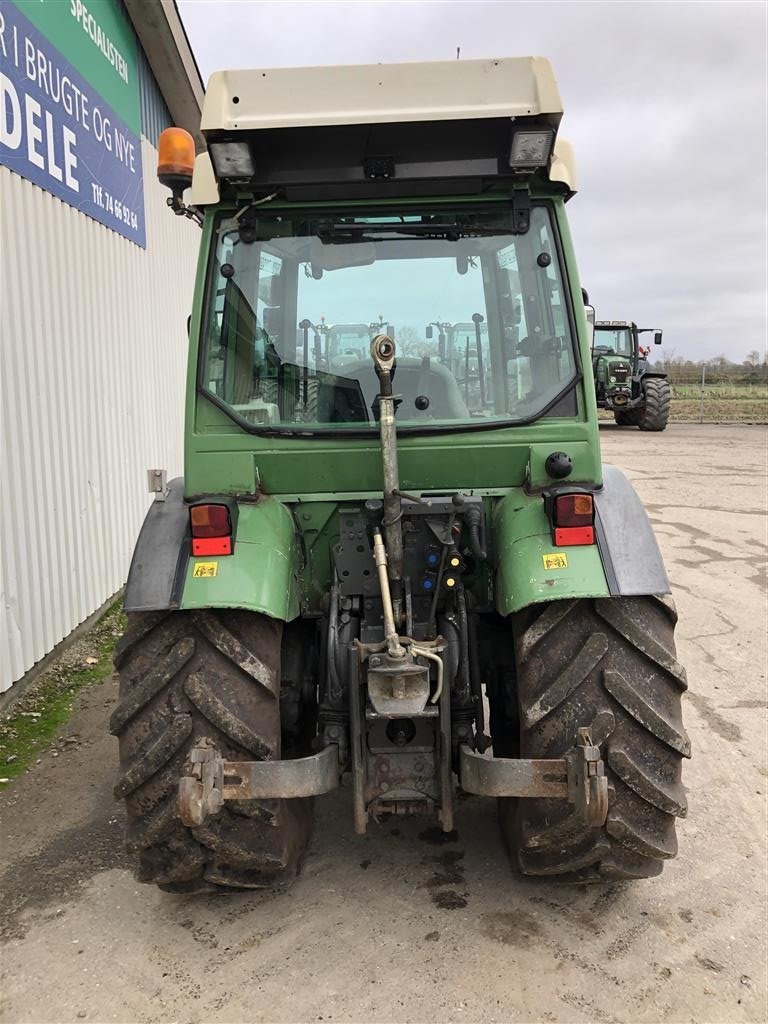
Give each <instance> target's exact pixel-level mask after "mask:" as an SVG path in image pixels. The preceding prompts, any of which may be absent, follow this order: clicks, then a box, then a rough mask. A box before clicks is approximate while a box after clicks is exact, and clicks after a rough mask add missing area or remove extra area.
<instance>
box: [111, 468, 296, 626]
mask: <svg viewBox="0 0 768 1024" xmlns="http://www.w3.org/2000/svg"><path fill="white" fill-rule="evenodd" d="M299 564H300V552H299V546H298V542H297V538H296V529H295V525H294V522H293V517H292V516H291V513H290V512H289V511H288V509H287V508H286V506H285V505H283V504H282V502H280V501H278V500H277V499H275V498H271V497H269V496H263V497H260V498H259V499H258V500H257V501H248V502H242V503H240V504H239V508H238V517H237V535H236V538H235V545H234V551H233V554H231V555H226V556H207V557H204V558H195V557H193V556H192V554H191V547H190V536H189V509H188V507H187V505H186V503H185V502H184V482H183V480H181V479H180V478H179V479H176V480H172V481H171V482H170V483H169V485H168V494H167V496H166V499H165V501H155V502H153V504H152V506H151V507H150V509H149V511H148V512H147V515H146V518H145V520H144V525H143V526H142V528H141V533H140V534H139V539H138V542H137V544H136V549H135V551H134V554H133V559H132V561H131V568H130V571H129V574H128V582H127V584H126V588H125V600H124V606H125V610H126V611H127V612H144V611H160V610H164V609H176V608H180V609H192V608H244V609H247V610H248V611H255V612H261V613H263V614H264V615H269V616H270V617H271V618H274V619H281V620H282V621H284V622H290V621H291V620H292V619H295V618H296V617H297V616H298V614H299V610H300V605H299V597H300V594H299V586H298V569H299Z"/></svg>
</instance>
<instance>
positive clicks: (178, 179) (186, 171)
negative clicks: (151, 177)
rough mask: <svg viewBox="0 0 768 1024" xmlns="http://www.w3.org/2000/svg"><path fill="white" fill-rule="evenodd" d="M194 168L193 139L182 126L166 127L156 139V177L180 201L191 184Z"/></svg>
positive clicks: (175, 199) (177, 201)
mask: <svg viewBox="0 0 768 1024" xmlns="http://www.w3.org/2000/svg"><path fill="white" fill-rule="evenodd" d="M194 169H195V140H194V139H193V138H192V136H191V135H190V134H189V132H188V131H185V130H184V129H183V128H166V129H165V131H162V132H160V138H159V139H158V140H157V177H158V180H159V181H160V184H161V185H165V187H166V188H169V189H170V190H171V194H172V195H173V199H174V202H176V203H180V202H181V197H182V195H183V194H184V190H185V189H187V188H189V187H190V185H191V184H192V173H193V171H194Z"/></svg>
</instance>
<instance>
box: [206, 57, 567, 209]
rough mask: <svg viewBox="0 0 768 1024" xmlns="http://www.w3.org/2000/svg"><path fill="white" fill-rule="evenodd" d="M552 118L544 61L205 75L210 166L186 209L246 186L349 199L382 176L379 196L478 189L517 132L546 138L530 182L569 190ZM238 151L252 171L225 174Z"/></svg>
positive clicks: (499, 168)
mask: <svg viewBox="0 0 768 1024" xmlns="http://www.w3.org/2000/svg"><path fill="white" fill-rule="evenodd" d="M562 111H563V108H562V103H561V100H560V93H559V91H558V88H557V82H556V81H555V76H554V73H553V71H552V67H551V65H550V63H549V61H548V60H547V59H546V58H545V57H503V58H501V57H500V58H497V59H488V60H469V61H463V60H461V61H437V62H432V63H422V64H416V63H409V64H361V65H349V66H345V67H309V68H258V69H253V70H241V71H217V72H215V73H214V74H213V75H212V76H211V78H210V81H209V83H208V88H207V91H206V94H205V101H204V104H203V112H202V122H201V130H202V133H203V135H204V136H205V139H206V142H207V145H208V152H209V154H210V158H211V160H212V166H211V165H209V164H208V158H207V157H206V158H205V159H203V160H201V159H200V158H198V162H199V163H201V164H205V165H206V166H205V167H204V168H203V167H202V166H201V167H200V168H199V173H198V172H197V169H196V179H198V181H197V182H196V184H197V185H198V187H197V189H195V191H196V192H197V193H198V195H197V198H195V197H194V194H193V201H195V202H197V203H206V202H215V201H216V199H215V198H214V195H213V192H214V188H215V191H216V193H218V191H219V188H218V186H219V185H226V184H229V183H235V182H238V183H239V184H242V183H243V181H244V180H246V179H247V181H248V183H249V184H250V185H251V187H253V188H254V189H260V188H265V189H271V188H274V187H280V188H281V189H293V190H294V193H296V189H297V188H303V189H304V190H305V191H306V190H307V189H309V190H310V191H314V192H317V188H318V186H321V185H322V186H323V187H324V188H325V189H326V190H328V189H329V188H330V187H331V186H332V185H335V186H336V187H337V189H340V188H341V187H344V188H346V189H347V191H348V194H350V195H351V193H350V186H351V192H354V191H356V190H357V191H363V189H362V188H360V186H361V185H362V183H364V182H366V181H367V182H371V181H374V180H375V181H376V182H377V183H378V182H380V181H382V179H386V185H387V186H388V189H381V190H380V192H381V194H383V192H384V191H389V193H390V194H397V191H398V189H400V190H401V194H406V192H407V191H408V189H407V188H406V186H405V184H404V183H405V182H406V181H411V182H413V181H414V180H418V179H421V180H422V181H424V182H426V181H433V182H434V181H436V180H441V179H443V180H450V179H453V180H454V182H455V180H456V179H459V178H461V179H464V180H465V181H468V180H469V179H476V180H478V181H482V183H483V184H485V182H487V181H488V179H491V178H499V177H504V176H506V177H511V176H513V169H511V163H512V158H511V157H510V156H509V154H510V146H511V144H512V139H513V134H514V133H515V132H521V131H525V130H526V129H527V130H528V131H529V132H530V133H534V132H536V131H540V132H543V133H544V135H545V137H546V138H548V139H549V140H551V141H553V142H554V145H553V149H552V152H551V155H550V157H549V158H548V159H547V160H546V166H541V167H538V168H537V169H536V174H537V176H538V177H539V178H540V179H541V178H543V179H545V180H549V181H550V182H554V183H558V185H559V186H560V187H561V188H562V189H563V191H565V192H566V193H568V194H571V193H573V191H575V176H574V172H573V167H572V155H571V150H570V146H569V145H568V143H566V142H563V141H561V140H558V139H557V137H556V133H557V129H558V126H559V124H560V119H561V117H562ZM238 145H239V147H240V152H241V154H244V159H246V164H245V166H246V167H247V168H252V172H253V173H246V172H244V171H242V166H243V165H242V164H241V165H240V169H239V170H238V169H237V159H236V158H237V153H238ZM505 154H506V155H507V156H508V157H509V162H505V159H506V158H505ZM249 155H250V163H248V162H247V158H248V156H249ZM545 159H546V158H545ZM233 161H234V162H233ZM233 168H235V169H234V170H233ZM365 191H367V192H370V191H371V188H370V186H369V188H368V189H366V190H365ZM203 192H205V195H203ZM296 197H297V198H298V195H296Z"/></svg>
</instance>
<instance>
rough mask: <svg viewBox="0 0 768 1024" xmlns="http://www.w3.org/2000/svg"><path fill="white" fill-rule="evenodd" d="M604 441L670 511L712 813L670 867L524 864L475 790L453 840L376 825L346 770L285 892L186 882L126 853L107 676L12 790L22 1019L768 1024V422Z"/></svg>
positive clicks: (419, 828) (16, 989)
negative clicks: (565, 869) (577, 883)
mask: <svg viewBox="0 0 768 1024" xmlns="http://www.w3.org/2000/svg"><path fill="white" fill-rule="evenodd" d="M601 437H602V441H603V447H604V458H605V461H607V462H613V463H615V464H618V465H620V466H622V467H623V468H624V469H625V470H626V471H627V472H628V473H629V475H630V476H631V478H632V479H633V481H634V482H635V485H636V487H637V488H638V490H639V492H640V494H641V496H642V498H643V499H644V501H645V502H646V504H647V507H648V510H649V513H650V515H651V516H652V518H653V521H654V524H655V527H656V530H657V533H658V537H659V540H660V543H661V546H662V548H663V551H664V556H665V559H666V562H667V567H668V570H669V573H670V576H671V579H672V582H673V588H674V594H675V597H676V599H677V602H678V609H679V612H680V626H679V630H678V650H679V655H680V659H681V660H682V661H683V663H684V664H685V665H686V666H687V668H688V673H689V680H690V686H691V689H690V692H689V695H688V697H687V699H686V704H685V713H686V724H687V727H688V731H689V733H690V735H691V739H692V741H693V748H694V756H693V760H692V761H691V762H690V763H689V764H687V765H686V768H687V771H686V773H685V782H686V785H687V787H688V790H689V802H690V811H689V817H688V819H687V820H685V821H682V822H681V823H680V827H679V838H680V853H679V857H678V859H677V860H675V861H672V862H670V863H669V864H667V866H666V867H665V870H664V873H663V875H662V876H661V877H659V878H656V879H652V880H650V881H647V882H645V883H637V884H634V885H629V884H623V885H617V886H613V887H605V888H587V887H574V888H558V887H555V886H554V885H552V884H549V883H546V882H544V883H541V882H533V881H529V880H524V879H521V878H520V877H517V876H516V875H515V874H514V873H513V872H512V871H511V870H510V867H509V864H508V862H507V859H506V855H505V853H504V850H503V848H502V845H501V842H500V838H499V834H498V830H497V826H496V821H495V815H494V807H493V803H492V802H491V801H487V800H483V799H480V798H476V797H468V798H464V799H462V800H460V802H459V805H458V814H457V827H458V838H457V840H456V841H455V842H454V843H451V844H446V845H442V844H439V843H438V844H436V843H435V836H434V832H433V831H432V830H430V829H429V828H428V827H427V823H425V822H423V821H410V820H405V821H397V823H393V822H392V820H390V821H388V822H387V823H385V824H383V825H382V826H379V827H376V826H373V827H371V829H370V831H369V834H368V835H367V836H364V837H357V836H355V835H354V834H353V832H352V824H351V808H350V799H349V788H348V785H347V786H346V787H345V788H344V789H343V790H341V791H339V792H337V793H336V794H334V795H332V796H330V797H326V798H324V799H322V800H321V801H319V802H318V805H317V815H316V828H315V833H314V839H313V842H312V846H311V850H310V853H309V856H308V858H307V862H306V864H305V867H304V871H303V874H302V875H301V877H300V878H299V879H298V881H297V883H296V884H295V886H294V887H293V888H292V889H291V890H290V891H289V892H288V893H284V894H279V895H277V894H273V893H263V894H247V895H235V896H233V897H228V898H221V897H218V898H204V899H200V898H198V899H193V898H179V897H171V896H168V895H164V894H162V893H160V892H157V891H155V890H154V889H153V888H151V887H148V886H140V885H138V884H136V883H135V882H134V880H133V878H132V876H131V874H130V872H129V871H128V869H127V866H126V862H125V859H124V856H123V852H122V849H121V832H122V816H121V810H120V808H119V807H118V806H117V805H116V804H114V803H113V802H112V797H111V787H112V781H113V775H114V771H115V764H116V755H117V752H116V744H115V743H114V741H113V740H112V739H111V738H110V737H109V736H108V735H107V733H106V728H107V718H108V715H109V711H110V708H111V706H112V704H113V702H114V700H115V695H116V686H115V681H114V679H108V680H106V681H105V682H104V683H102V684H100V685H99V686H97V687H95V688H93V689H91V690H89V691H87V692H86V693H84V694H83V695H82V696H81V697H80V698H79V699H78V703H77V706H76V712H75V715H74V718H73V720H72V721H71V722H70V723H69V725H68V726H66V727H65V732H66V735H68V736H69V735H72V736H75V737H76V738H77V740H76V742H73V743H69V744H66V745H65V747H64V748H63V749H62V750H60V751H59V752H58V754H57V757H56V758H55V759H54V758H53V756H52V754H51V753H49V754H47V755H44V756H43V757H42V758H41V763H40V764H38V765H35V766H34V767H33V768H32V769H31V771H30V772H29V773H27V774H25V775H24V776H23V777H22V778H20V779H19V780H18V781H17V782H16V783H15V784H14V785H13V786H12V787H11V788H10V789H9V790H7V791H6V792H4V793H3V794H0V812H1V813H2V839H3V849H2V860H3V864H4V871H3V874H2V876H1V877H0V893H1V894H2V908H1V909H2V914H1V916H0V925H1V926H2V930H3V936H4V938H3V941H4V946H3V949H2V971H3V979H2V990H1V992H2V996H1V997H2V1004H1V1005H2V1011H1V1012H2V1020H3V1021H4V1022H6V1024H15V1022H24V1024H32V1022H34V1024H43V1022H52V1024H64V1022H70V1021H71V1022H79V1021H83V1020H88V1021H103V1022H109V1021H121V1022H131V1024H133V1022H137V1024H138V1022H142V1024H150V1022H153V1024H154V1022H158V1024H159V1022H163V1024H166V1022H179V1024H194V1022H211V1024H215V1022H232V1024H241V1022H245V1021H248V1022H256V1021H270V1022H272V1021H274V1022H277V1021H286V1022H288V1021H335V1022H339V1021H348V1022H354V1021H366V1022H369V1021H370V1022H374V1021H381V1022H394V1021H398V1022H400V1021H403V1022H405V1021H414V1022H416V1021H440V1022H443V1021H478V1022H479V1021H483V1022H488V1024H492V1022H507V1021H531V1022H532V1021H552V1022H590V1024H593V1022H598V1024H602V1022H610V1021H623V1022H627V1021H675V1022H677V1021H680V1022H689V1021H694V1022H697V1024H704V1022H729V1024H730V1022H737V1021H750V1022H753V1021H762V1020H764V1019H765V1016H766V972H765V963H766V949H765V937H766V930H767V928H766V800H765V791H766V786H768V779H766V775H767V774H768V771H767V769H766V707H767V704H766V635H765V621H766V616H765V612H766V550H767V548H768V545H767V543H766V542H767V540H768V538H767V537H766V431H765V429H764V428H762V427H748V426H743V427H738V426H731V427H714V426H698V425H683V424H674V423H673V424H672V425H671V426H670V428H669V429H668V430H667V431H666V433H664V434H641V433H640V432H639V431H636V430H620V429H617V428H615V427H613V426H612V425H605V426H604V427H603V429H602V430H601Z"/></svg>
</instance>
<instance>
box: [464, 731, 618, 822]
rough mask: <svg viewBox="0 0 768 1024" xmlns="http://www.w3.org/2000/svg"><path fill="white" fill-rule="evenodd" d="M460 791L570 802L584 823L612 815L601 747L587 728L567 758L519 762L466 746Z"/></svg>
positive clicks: (603, 820) (482, 794) (579, 736)
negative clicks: (549, 798) (479, 751)
mask: <svg viewBox="0 0 768 1024" xmlns="http://www.w3.org/2000/svg"><path fill="white" fill-rule="evenodd" d="M459 768H460V779H461V787H462V789H464V790H465V791H466V792H467V793H476V794H478V795H480V796H496V797H499V796H507V797H553V798H555V799H557V798H560V799H562V798H566V799H568V801H569V802H570V803H572V804H573V805H574V811H575V813H576V814H577V815H578V817H579V818H580V819H581V820H582V821H583V822H584V823H585V824H586V825H590V826H593V827H596V826H599V825H602V824H604V823H605V819H606V818H607V816H608V779H607V778H606V775H605V765H604V764H603V760H602V758H601V757H600V748H599V747H596V746H594V745H593V743H592V737H591V735H590V731H589V729H579V732H578V738H577V740H576V744H575V746H573V747H572V748H571V749H570V750H569V751H568V753H567V754H566V755H565V757H563V758H558V759H552V760H529V761H524V760H516V759H513V758H506V757H495V758H490V757H484V756H483V755H482V754H477V753H475V751H474V750H471V749H470V748H469V747H468V746H466V745H464V746H462V747H461V750H460V762H459Z"/></svg>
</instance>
